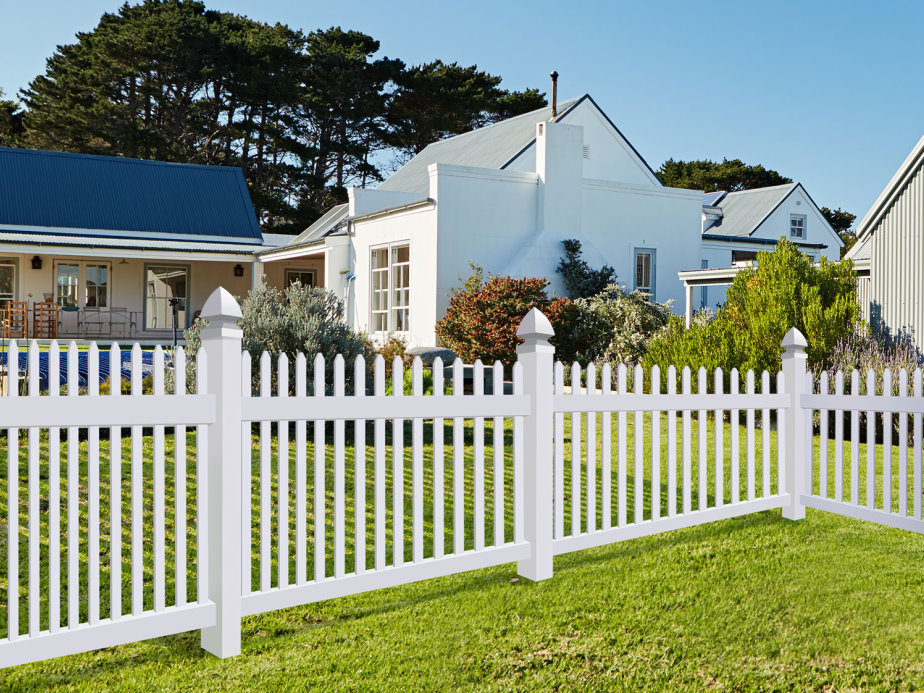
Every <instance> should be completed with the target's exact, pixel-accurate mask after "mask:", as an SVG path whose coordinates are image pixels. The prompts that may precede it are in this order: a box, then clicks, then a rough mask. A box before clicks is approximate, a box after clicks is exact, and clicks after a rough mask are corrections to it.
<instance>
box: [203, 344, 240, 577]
mask: <svg viewBox="0 0 924 693" xmlns="http://www.w3.org/2000/svg"><path fill="white" fill-rule="evenodd" d="M252 367H253V364H252V362H251V357H250V353H249V352H246V351H243V352H241V398H242V399H244V400H247V399H250V397H251V396H252V394H253V387H252V382H251V368H252ZM201 372H202V364H201V363H199V362H198V359H197V363H196V373H197V374H198V373H201ZM204 383H205V380H204V378H202V377H201V376H200V378H199V384H200V385H201V384H204ZM201 391H202V390H201V389H200V388H199V387H197V388H196V392H201ZM202 438H204V436H202V435H200V433H196V443H197V444H198V443H199V441H200V440H201V439H202ZM251 449H252V444H251V442H250V424H249V423H242V424H241V454H243V456H244V459H243V460H242V464H241V497H242V498H243V503H242V505H243V508H242V512H241V540H242V544H243V546H242V547H241V586H242V589H243V590H244V594H249V593H250V592H251V591H252V590H253V503H252V502H251V498H252V497H253V459H252V455H251ZM198 487H199V488H201V487H202V486H201V484H199V485H198Z"/></svg>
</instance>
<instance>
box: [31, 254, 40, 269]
mask: <svg viewBox="0 0 924 693" xmlns="http://www.w3.org/2000/svg"><path fill="white" fill-rule="evenodd" d="M32 269H35V270H39V269H42V258H40V257H39V256H38V255H36V256H35V257H34V258H32Z"/></svg>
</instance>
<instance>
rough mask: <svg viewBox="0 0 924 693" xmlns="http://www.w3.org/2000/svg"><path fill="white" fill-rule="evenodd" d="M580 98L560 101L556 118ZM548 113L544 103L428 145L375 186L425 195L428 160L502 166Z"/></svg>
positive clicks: (494, 166) (485, 166)
mask: <svg viewBox="0 0 924 693" xmlns="http://www.w3.org/2000/svg"><path fill="white" fill-rule="evenodd" d="M580 100H581V99H571V100H569V101H565V102H563V103H561V104H560V105H559V115H558V118H559V119H560V118H562V117H563V116H564V115H565V114H566V113H567V111H568V110H569V109H570V108H571V107H572V106H574V105H576V104H577V103H578V102H579V101H580ZM548 116H549V108H548V107H547V106H546V107H544V108H539V109H536V110H535V111H530V112H529V113H524V114H522V115H518V116H515V117H513V118H508V119H507V120H502V121H500V122H499V123H494V124H493V125H487V126H485V127H483V128H479V129H477V130H472V131H471V132H466V133H463V134H461V135H456V136H455V137H449V138H447V139H445V140H440V141H439V142H434V143H433V144H430V145H427V147H426V148H424V150H423V151H422V152H420V154H418V155H417V156H415V157H414V158H413V159H411V160H410V161H408V162H407V163H406V164H405V165H404V166H402V167H401V168H399V169H398V170H397V171H395V172H394V173H393V174H392V175H391V176H390V177H389V178H388V180H386V181H385V182H383V183H382V184H381V185H379V186H378V190H400V191H403V192H417V193H420V194H422V195H427V194H429V192H430V176H429V174H428V173H427V167H428V166H429V165H430V164H436V163H439V164H456V165H459V166H476V167H479V168H503V166H504V165H505V164H507V163H509V162H510V161H511V160H512V159H513V158H515V157H516V155H517V154H519V153H520V151H522V150H523V148H524V147H526V146H528V145H529V144H530V142H532V141H533V140H534V139H536V123H538V122H539V121H540V120H548Z"/></svg>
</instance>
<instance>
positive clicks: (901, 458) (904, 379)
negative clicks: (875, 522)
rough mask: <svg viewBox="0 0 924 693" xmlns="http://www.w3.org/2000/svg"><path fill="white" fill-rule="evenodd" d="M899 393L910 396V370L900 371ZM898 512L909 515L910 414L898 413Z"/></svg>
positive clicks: (905, 396) (902, 395) (901, 395)
mask: <svg viewBox="0 0 924 693" xmlns="http://www.w3.org/2000/svg"><path fill="white" fill-rule="evenodd" d="M898 394H899V396H900V397H903V398H905V399H907V398H908V371H907V370H905V369H904V368H902V369H901V370H900V371H899V372H898ZM898 514H899V515H901V516H902V517H905V516H907V515H908V415H907V414H906V413H904V412H902V413H901V414H899V415H898Z"/></svg>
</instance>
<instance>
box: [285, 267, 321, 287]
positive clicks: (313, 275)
mask: <svg viewBox="0 0 924 693" xmlns="http://www.w3.org/2000/svg"><path fill="white" fill-rule="evenodd" d="M294 282H300V283H301V285H302V286H317V285H318V283H317V282H318V273H317V272H316V271H315V270H313V269H287V270H286V286H288V285H289V284H292V283H294Z"/></svg>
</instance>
